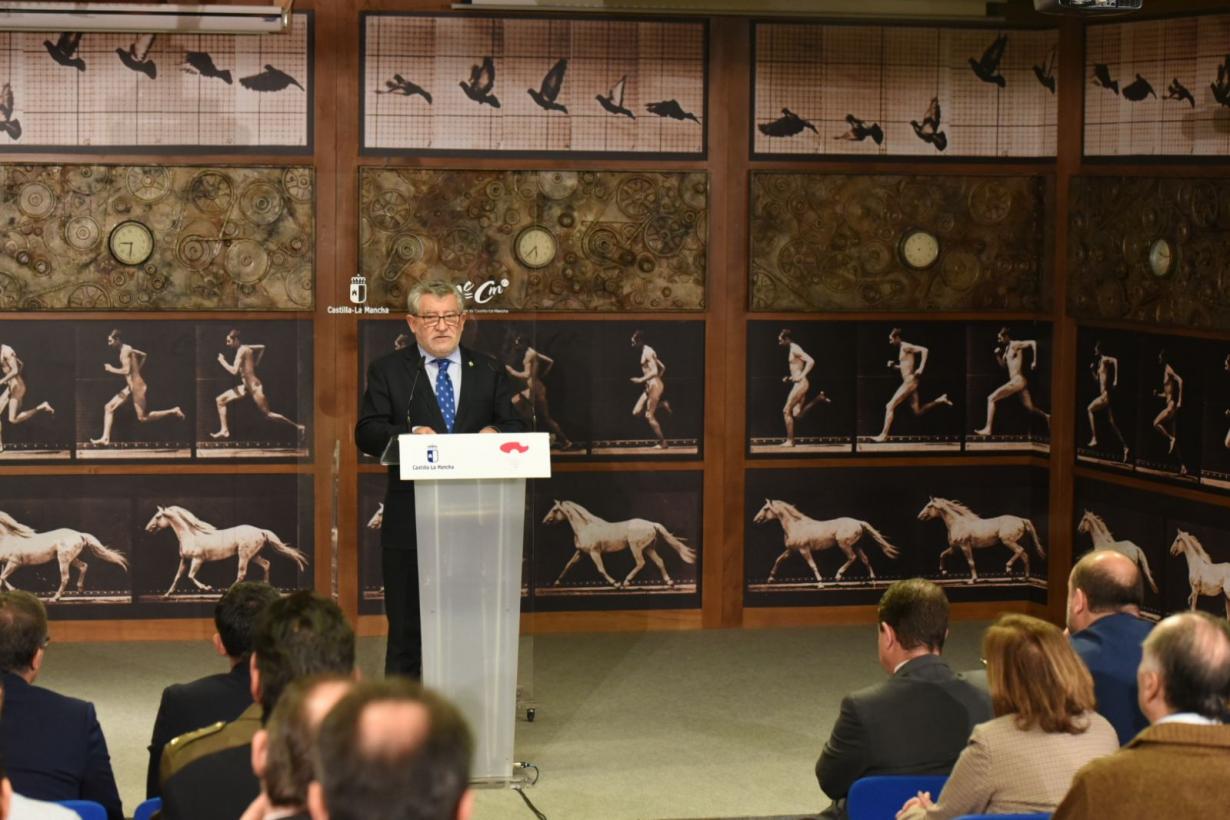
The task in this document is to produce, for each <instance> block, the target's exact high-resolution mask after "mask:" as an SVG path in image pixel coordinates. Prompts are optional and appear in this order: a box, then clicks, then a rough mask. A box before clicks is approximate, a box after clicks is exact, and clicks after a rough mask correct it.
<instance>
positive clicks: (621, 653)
mask: <svg viewBox="0 0 1230 820" xmlns="http://www.w3.org/2000/svg"><path fill="white" fill-rule="evenodd" d="M983 627H984V624H980V623H964V624H954V625H953V628H952V635H951V637H950V639H949V643H948V651H947V654H948V656H949V659H950V661H951V663H952V664H953V666H954V667H955V668H957V669H973V668H976V667H978V643H979V640H980V637H981V634H982V629H983ZM54 630H55V625H54V624H53V625H52V634H53V635H54ZM383 647H384V641H383V639H363V640H361V641H360V648H359V653H360V666H361V668H362V671H363V674H364V675H365V676H368V677H371V676H375V675H377V674H379V672H378V670H379V669H380V668H381V665H382V664H381V657H382V653H383ZM523 654H524V653H523ZM526 660H527V659H526V658H524V657H523V663H524V662H525V661H526ZM532 664H533V665H532V671H533V675H532V683H533V691H532V694H533V699H534V701H535V702H536V705H537V718H536V720H535V721H534V722H533V723H528V722H526V721H524V720H522V721H521V722H519V723H518V726H517V756H518V759H520V760H525V761H529V762H532V763H535V764H537V765H538V766H539V767H540V770H541V778H540V780H539V782H538V784H537V785H536V786H534V787H533V788H531V789H529V790H527V795H528V796H529V797H530V798H531V799H532V800H533V802H534V803H535V804H536V805H537V806H538V808H539V810H540V811H542V812H543V813H544V814H545V815H546V816H547V817H549V818H551V820H578V819H579V820H588V818H596V819H598V820H619V818H646V819H651V818H664V817H669V818H702V817H703V818H733V817H765V816H779V815H786V816H798V815H800V814H804V813H810V812H815V811H817V810H819V809H820V808H821V807H822V806H823V805H826V804H827V801H824V800H823V796H822V795H821V794H820V792H819V790H818V788H817V786H816V781H815V778H814V775H813V774H812V766H813V764H814V763H815V759H816V756H817V754H818V753H819V751H820V747H821V746H822V745H823V743H824V740H825V738H826V737H827V736H828V732H829V729H830V728H831V727H832V724H833V720H834V719H835V718H836V715H837V709H838V706H839V704H840V700H841V696H842V695H843V694H844V693H845V692H847V691H849V690H851V689H855V688H858V687H860V686H864V685H867V684H869V683H873V682H875V681H877V680H879V679H880V678H881V677H882V676H883V672H882V671H881V670H880V668H879V665H878V664H877V663H876V649H875V630H874V628H873V627H871V626H856V627H821V628H808V629H774V630H711V631H703V632H660V633H647V634H646V633H637V634H601V635H551V636H543V637H538V638H534V639H533V640H532ZM222 668H223V667H222V662H221V660H220V659H219V658H218V657H217V656H215V655H214V654H213V652H212V649H211V647H210V646H209V645H208V644H206V643H204V642H201V643H185V642H157V643H149V642H143V643H112V644H61V643H53V644H52V645H51V646H50V647H49V649H48V653H47V661H46V664H45V666H44V669H43V675H42V677H41V678H40V679H39V684H40V685H43V686H47V687H50V688H52V689H55V690H57V691H60V692H64V693H65V694H70V695H74V696H76V697H81V698H86V699H88V700H92V701H94V703H95V704H96V705H97V707H98V714H99V717H100V719H101V721H102V724H103V730H104V731H105V733H106V736H107V742H108V745H109V746H110V749H111V758H112V763H113V766H114V767H115V770H116V776H117V778H118V780H119V784H120V793H121V795H122V796H123V798H124V805H125V808H126V810H127V811H129V812H131V811H132V810H133V808H134V807H135V806H136V804H137V803H138V802H140V800H141V799H142V798H143V797H144V796H145V794H144V788H145V767H146V763H147V753H146V750H145V747H146V744H147V743H148V742H149V734H150V729H151V727H152V726H153V720H154V712H155V711H156V710H157V707H158V697H159V694H160V692H161V690H162V688H163V687H164V686H166V685H167V684H170V683H174V682H177V681H185V680H191V679H193V678H196V677H200V676H201V675H206V674H210V673H212V672H217V671H221V670H222ZM477 805H478V811H477V817H478V818H479V820H488V819H490V820H497V819H499V818H512V820H533V815H532V814H531V813H530V811H529V809H528V808H527V807H526V806H525V805H524V804H523V803H522V802H521V799H520V797H519V796H518V795H517V794H516V793H514V792H511V791H503V790H501V791H482V792H480V793H479V795H478V802H477Z"/></svg>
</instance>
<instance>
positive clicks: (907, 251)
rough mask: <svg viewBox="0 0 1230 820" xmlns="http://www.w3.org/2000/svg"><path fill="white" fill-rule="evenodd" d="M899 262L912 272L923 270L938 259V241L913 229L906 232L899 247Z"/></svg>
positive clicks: (928, 234)
mask: <svg viewBox="0 0 1230 820" xmlns="http://www.w3.org/2000/svg"><path fill="white" fill-rule="evenodd" d="M899 253H900V255H901V261H902V262H903V263H904V264H905V265H906V267H909V268H913V269H914V270H925V269H926V268H929V267H931V266H932V265H934V264H935V260H937V259H939V258H940V241H939V240H938V239H936V237H935V236H934V235H933V234H930V233H927V232H926V231H922V230H918V229H914V230H911V231H907V232H906V234H905V236H903V237H902V238H901V245H900V246H899Z"/></svg>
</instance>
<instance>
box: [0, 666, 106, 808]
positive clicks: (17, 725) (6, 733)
mask: <svg viewBox="0 0 1230 820" xmlns="http://www.w3.org/2000/svg"><path fill="white" fill-rule="evenodd" d="M0 752H2V753H3V755H4V764H5V767H6V768H7V769H8V776H9V780H11V781H12V783H13V791H15V792H18V793H19V794H23V795H25V796H26V797H32V798H34V799H36V800H94V801H97V802H99V803H102V804H103V806H104V807H106V809H107V817H108V818H109V820H122V818H123V817H124V812H123V809H122V808H121V807H120V795H119V792H118V791H117V790H116V787H115V775H113V774H112V773H111V757H110V755H108V754H107V741H106V739H105V738H104V737H103V733H102V727H101V726H99V725H98V717H97V715H95V714H94V704H92V703H88V702H86V701H84V700H77V699H76V698H70V697H65V696H64V695H60V694H57V693H55V692H52V691H51V690H50V689H43V688H42V687H39V686H31V685H30V684H28V683H26V681H25V679H24V678H21V677H18V676H17V675H12V674H9V673H7V672H6V673H4V716H3V718H0Z"/></svg>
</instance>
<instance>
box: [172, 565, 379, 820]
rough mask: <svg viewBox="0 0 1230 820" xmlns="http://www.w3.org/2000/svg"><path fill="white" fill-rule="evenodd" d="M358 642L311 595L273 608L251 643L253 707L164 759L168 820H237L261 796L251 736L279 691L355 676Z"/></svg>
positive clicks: (337, 614)
mask: <svg viewBox="0 0 1230 820" xmlns="http://www.w3.org/2000/svg"><path fill="white" fill-rule="evenodd" d="M354 653H355V641H354V631H353V630H351V628H350V626H349V624H347V623H346V618H345V617H344V616H343V615H342V610H341V609H339V608H338V606H337V604H335V603H333V602H332V601H330V600H328V599H327V598H323V597H321V596H319V595H316V594H315V593H312V592H309V591H307V590H300V591H298V592H294V593H291V594H290V595H287V596H286V597H284V598H280V599H278V600H276V601H274V602H273V603H271V604H269V605H268V606H267V607H266V608H265V611H264V612H262V613H261V615H260V617H259V618H258V619H257V623H256V632H255V633H254V635H253V638H252V659H251V661H250V666H251V675H252V697H253V698H254V699H255V701H256V703H254V704H253V705H252V706H251V707H249V708H248V709H246V710H245V711H244V713H243V714H242V715H240V717H239V718H238V719H237V720H235V721H233V722H231V723H228V724H225V725H224V726H222V727H221V728H217V727H209V728H207V729H200V730H198V731H196V732H192V733H190V734H188V735H186V736H182V737H179V738H176V739H175V740H173V741H171V743H169V744H168V745H167V748H166V751H165V752H164V753H163V759H162V801H163V804H162V816H163V818H164V820H197V818H200V820H217V818H221V817H239V816H240V815H242V814H243V813H244V810H245V809H247V808H248V806H249V805H250V804H251V803H252V801H254V800H255V799H256V798H257V796H258V795H259V794H260V781H258V780H257V779H256V775H255V774H253V773H252V737H253V735H255V734H256V731H257V730H258V729H259V728H260V726H261V724H263V723H264V722H265V721H267V720H268V719H269V717H270V715H271V714H272V713H273V707H274V705H275V704H276V703H277V700H278V697H279V696H280V695H281V694H282V691H283V690H284V689H285V688H286V687H287V686H288V685H289V684H290V683H291V682H292V681H294V680H298V679H299V678H305V677H308V676H310V675H326V674H339V675H341V674H351V673H352V672H353V670H354Z"/></svg>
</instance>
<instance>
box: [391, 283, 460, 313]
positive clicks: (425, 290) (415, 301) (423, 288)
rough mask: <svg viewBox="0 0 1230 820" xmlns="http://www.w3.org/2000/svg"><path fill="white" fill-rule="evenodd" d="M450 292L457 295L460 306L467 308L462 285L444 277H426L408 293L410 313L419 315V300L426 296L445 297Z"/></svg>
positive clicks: (407, 305) (407, 299)
mask: <svg viewBox="0 0 1230 820" xmlns="http://www.w3.org/2000/svg"><path fill="white" fill-rule="evenodd" d="M450 293H451V294H452V295H454V296H456V297H457V305H458V307H460V308H461V309H462V310H465V305H466V299H465V295H464V294H462V292H461V287H460V286H459V285H454V284H453V283H452V282H448V281H445V280H444V279H424V280H423V281H421V282H419V283H418V284H417V285H415V286H414V287H412V288H411V289H410V293H409V294H407V295H406V310H407V311H409V312H410V315H412V316H418V315H419V300H421V299H422V298H423V297H424V296H434V297H436V298H437V299H443V298H444V297H446V296H448V295H449V294H450Z"/></svg>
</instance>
